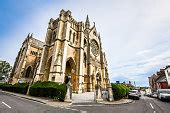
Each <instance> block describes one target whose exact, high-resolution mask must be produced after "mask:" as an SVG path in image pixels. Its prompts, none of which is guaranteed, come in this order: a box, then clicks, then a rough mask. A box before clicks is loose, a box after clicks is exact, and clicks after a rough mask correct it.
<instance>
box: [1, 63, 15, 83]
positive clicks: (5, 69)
mask: <svg viewBox="0 0 170 113" xmlns="http://www.w3.org/2000/svg"><path fill="white" fill-rule="evenodd" d="M11 69H12V67H11V66H10V64H9V63H8V62H7V61H2V60H0V80H2V79H3V78H4V77H6V76H8V75H9V72H10V71H11Z"/></svg>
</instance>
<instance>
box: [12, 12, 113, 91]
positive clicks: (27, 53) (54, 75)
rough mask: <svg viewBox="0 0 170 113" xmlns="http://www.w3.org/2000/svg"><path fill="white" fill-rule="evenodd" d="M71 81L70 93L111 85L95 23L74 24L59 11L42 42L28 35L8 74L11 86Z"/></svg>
mask: <svg viewBox="0 0 170 113" xmlns="http://www.w3.org/2000/svg"><path fill="white" fill-rule="evenodd" d="M68 77H70V78H71V79H70V80H71V84H72V91H73V92H76V93H83V92H87V91H94V90H95V86H96V84H97V82H99V84H100V86H101V87H102V89H106V88H107V86H108V85H109V84H110V81H109V76H108V68H107V61H106V57H105V53H104V52H103V50H102V43H101V37H100V34H99V33H98V32H97V30H96V27H95V23H94V25H93V26H91V25H90V21H89V18H88V16H87V18H86V21H85V23H84V22H77V21H76V20H75V19H74V18H73V17H72V15H71V12H70V11H69V10H68V11H64V10H61V11H60V14H59V18H57V19H52V18H51V19H50V21H49V23H48V28H47V33H46V38H45V42H41V41H39V40H37V39H35V38H33V35H30V34H29V35H28V36H27V38H26V39H25V41H24V42H23V44H22V47H21V49H20V51H19V53H18V56H17V58H16V61H15V63H14V67H13V70H12V73H11V79H10V82H11V83H13V84H14V83H16V82H23V81H25V82H30V81H31V80H34V82H35V81H54V82H58V83H65V82H66V79H67V78H68Z"/></svg>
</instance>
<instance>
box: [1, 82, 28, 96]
mask: <svg viewBox="0 0 170 113" xmlns="http://www.w3.org/2000/svg"><path fill="white" fill-rule="evenodd" d="M0 88H1V89H2V90H5V91H11V92H15V93H22V94H26V93H27V89H28V83H16V84H14V85H12V84H7V83H4V84H1V85H0Z"/></svg>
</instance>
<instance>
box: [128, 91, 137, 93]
mask: <svg viewBox="0 0 170 113" xmlns="http://www.w3.org/2000/svg"><path fill="white" fill-rule="evenodd" d="M137 92H138V91H129V93H137Z"/></svg>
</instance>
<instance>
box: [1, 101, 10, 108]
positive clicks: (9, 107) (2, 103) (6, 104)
mask: <svg viewBox="0 0 170 113" xmlns="http://www.w3.org/2000/svg"><path fill="white" fill-rule="evenodd" d="M2 104H4V105H5V106H7V107H8V108H11V106H9V105H8V104H6V103H5V102H3V101H2Z"/></svg>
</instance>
